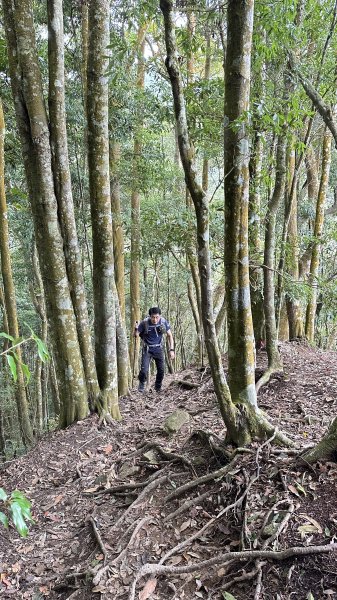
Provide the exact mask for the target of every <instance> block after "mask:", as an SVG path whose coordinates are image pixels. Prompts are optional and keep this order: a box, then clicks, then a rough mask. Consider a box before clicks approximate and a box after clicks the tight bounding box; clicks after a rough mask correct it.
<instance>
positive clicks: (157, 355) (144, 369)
mask: <svg viewBox="0 0 337 600" xmlns="http://www.w3.org/2000/svg"><path fill="white" fill-rule="evenodd" d="M152 359H153V360H154V362H155V363H156V368H157V375H156V381H155V384H154V387H155V389H156V390H160V389H161V384H162V382H163V379H164V352H163V349H162V348H161V347H155V348H151V347H148V346H143V351H142V364H141V367H140V371H139V375H138V379H139V381H140V382H141V383H145V381H146V378H147V374H148V371H149V366H150V362H151V360H152Z"/></svg>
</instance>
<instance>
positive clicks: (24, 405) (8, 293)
mask: <svg viewBox="0 0 337 600" xmlns="http://www.w3.org/2000/svg"><path fill="white" fill-rule="evenodd" d="M4 140H5V120H4V114H3V109H2V102H1V99H0V254H1V273H2V280H3V284H4V300H5V307H6V315H7V319H8V333H9V335H11V336H13V337H14V338H18V337H19V324H18V316H17V308H16V297H15V288H14V281H13V274H12V265H11V259H10V253H9V230H8V213H7V203H6V194H5V148H4ZM16 355H17V357H18V360H17V361H16V370H17V382H16V385H15V398H16V405H17V409H18V416H19V423H20V431H21V436H22V440H23V442H24V444H25V445H26V446H29V445H31V444H32V443H33V431H32V427H31V423H30V418H29V408H28V399H27V395H26V388H25V380H24V375H23V372H22V368H21V351H20V348H19V347H18V348H17V349H16Z"/></svg>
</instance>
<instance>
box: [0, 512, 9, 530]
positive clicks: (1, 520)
mask: <svg viewBox="0 0 337 600" xmlns="http://www.w3.org/2000/svg"><path fill="white" fill-rule="evenodd" d="M0 523H2V524H3V526H4V527H6V529H7V527H8V517H6V515H5V513H3V512H1V511H0Z"/></svg>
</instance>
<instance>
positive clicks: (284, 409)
mask: <svg viewBox="0 0 337 600" xmlns="http://www.w3.org/2000/svg"><path fill="white" fill-rule="evenodd" d="M281 351H282V355H283V361H284V373H283V374H277V375H276V376H275V377H274V378H273V379H272V380H271V381H270V383H269V384H268V385H266V386H265V387H264V388H262V389H261V390H260V394H259V405H260V407H261V408H262V409H263V410H264V411H265V413H266V414H267V415H268V418H269V419H270V420H271V421H272V422H273V423H275V424H277V425H279V427H280V428H281V429H282V430H283V431H284V432H286V433H287V435H288V436H289V437H290V438H291V439H292V440H293V442H294V443H295V444H296V448H297V449H300V448H301V449H303V448H304V447H305V446H308V445H311V444H313V443H315V442H316V441H317V440H319V439H320V437H321V436H322V434H323V433H324V432H325V431H326V428H327V425H328V423H329V422H330V421H331V419H332V418H333V417H334V416H336V412H337V406H336V405H337V353H336V352H329V353H324V352H321V351H319V350H315V349H312V348H310V347H309V346H307V345H306V344H300V343H296V342H293V343H287V344H282V345H281ZM265 364H266V354H265V353H264V352H259V353H258V368H259V369H260V370H261V369H262V368H263V367H264V366H265ZM182 380H185V381H186V382H188V381H189V382H192V384H193V383H194V384H195V385H196V387H193V388H192V389H185V387H186V386H185V385H182V384H181V383H179V381H180V382H181V381H182ZM186 385H188V383H187V384H186ZM121 409H122V413H123V420H122V421H121V422H118V423H117V422H116V423H114V424H113V425H111V426H103V427H99V422H98V418H97V416H95V415H93V416H90V417H88V418H87V419H85V420H84V421H82V422H79V423H77V424H75V425H73V426H71V427H69V428H68V429H66V430H63V431H55V432H52V433H50V434H48V435H45V436H44V437H43V438H42V439H41V440H40V441H39V442H38V444H37V445H36V446H35V447H34V448H33V449H32V450H31V451H30V452H29V453H28V454H27V455H25V456H22V457H20V458H17V459H15V460H13V461H11V462H8V463H6V464H2V465H0V487H3V488H5V489H6V490H7V491H12V490H14V489H16V488H18V489H20V490H21V491H23V492H24V493H25V494H26V496H27V497H28V498H29V499H30V500H31V502H32V505H33V509H32V510H33V516H34V524H33V525H31V526H30V531H29V535H28V537H27V538H26V539H23V538H21V537H20V536H19V535H18V534H17V532H16V530H15V529H14V528H12V527H11V528H10V529H9V530H2V531H1V536H0V597H1V598H2V599H4V600H5V599H7V598H15V599H19V598H20V599H21V598H22V599H24V598H28V599H31V600H43V599H44V598H49V599H50V600H55V599H60V600H61V599H62V600H63V599H64V600H65V599H69V600H70V599H71V600H75V599H77V600H88V599H89V598H92V599H100V598H102V599H103V600H105V599H113V600H114V599H121V600H123V599H124V600H135V599H137V600H147V599H150V600H151V599H152V600H180V599H182V600H190V599H195V598H204V599H205V600H206V599H209V600H211V599H212V600H213V599H214V600H216V599H221V600H223V599H225V600H232V599H233V598H234V599H235V600H250V599H252V600H253V599H255V600H270V599H273V600H274V599H277V600H285V599H295V600H302V599H303V600H304V599H306V600H323V599H326V600H329V599H334V598H337V553H336V552H335V553H334V552H330V553H328V554H322V553H319V552H317V553H314V554H312V555H311V556H295V557H292V558H291V557H289V558H287V559H285V560H274V559H271V558H270V557H268V558H266V557H264V558H256V557H255V556H254V555H253V556H249V555H248V554H247V555H245V556H244V558H243V559H241V560H239V559H238V557H237V556H236V555H235V554H233V553H236V552H239V551H241V550H244V551H246V552H249V551H251V550H272V551H275V550H285V549H287V548H290V547H302V548H304V549H307V548H308V547H312V546H322V545H327V544H330V543H332V542H336V540H337V464H335V463H333V462H325V463H318V464H316V465H314V467H309V466H308V465H306V464H303V461H302V462H301V461H299V459H298V457H296V456H295V453H294V452H291V451H290V452H289V451H285V450H282V449H280V448H277V447H276V446H274V445H273V444H272V443H270V442H268V441H266V442H265V443H264V444H261V443H260V444H257V443H254V444H252V445H251V446H250V447H249V448H248V449H246V451H242V452H237V453H236V454H235V453H234V450H233V449H231V448H227V450H228V451H231V452H232V453H234V454H235V457H234V459H233V460H232V461H231V462H228V461H229V458H228V457H226V455H224V454H223V453H222V452H221V447H220V438H221V439H223V437H224V430H223V423H222V421H221V418H220V414H219V410H218V408H217V405H216V399H215V395H214V390H213V385H212V381H211V378H210V373H209V370H208V369H206V370H205V369H204V370H198V369H197V368H194V367H191V368H189V369H187V370H186V371H184V372H181V373H178V374H175V375H167V376H166V377H165V389H164V390H163V391H162V392H161V394H159V395H158V394H155V393H154V392H151V391H149V392H147V393H146V394H143V395H141V394H139V393H137V392H133V393H132V395H131V397H128V398H123V399H122V400H121ZM177 409H181V410H184V411H187V412H188V413H189V415H190V416H189V421H188V422H187V423H185V424H184V425H183V426H182V427H181V429H180V430H179V432H178V433H176V434H172V435H168V434H167V433H165V431H164V429H163V423H164V421H165V419H166V417H167V416H168V415H170V414H171V413H172V412H173V411H175V410H177ZM220 469H221V471H220V472H219V470H220ZM201 476H209V477H208V478H204V479H201V480H199V479H198V478H200V477H201ZM206 479H207V480H206ZM188 483H189V484H190V485H189V486H188V487H187V488H182V486H183V485H184V484H188ZM226 553H231V554H230V556H229V557H228V556H227V557H223V555H224V554H226ZM204 561H207V562H206V564H204V565H202V564H200V563H202V562H204Z"/></svg>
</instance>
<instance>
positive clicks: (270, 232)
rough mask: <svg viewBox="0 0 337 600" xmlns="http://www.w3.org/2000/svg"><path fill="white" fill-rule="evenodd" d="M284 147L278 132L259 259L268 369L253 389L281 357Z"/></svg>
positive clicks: (285, 143)
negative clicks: (278, 296) (278, 281)
mask: <svg viewBox="0 0 337 600" xmlns="http://www.w3.org/2000/svg"><path fill="white" fill-rule="evenodd" d="M286 146H287V138H286V134H285V132H283V133H282V134H280V136H279V138H278V142H277V151H276V168H275V171H276V173H275V185H274V190H273V194H272V196H271V198H270V201H269V202H268V207H267V213H266V219H265V240H264V259H263V279H264V300H263V304H264V318H265V327H266V349H267V355H268V369H267V371H266V373H264V375H263V376H262V377H261V379H260V380H259V381H258V382H257V386H256V387H257V390H259V388H260V387H261V386H262V385H263V384H264V383H265V382H267V381H268V379H269V378H270V375H271V373H272V372H274V371H277V370H279V369H280V368H282V362H281V357H280V354H279V351H278V347H277V326H276V316H275V284H274V277H275V275H274V271H275V244H276V233H275V229H276V218H277V212H278V208H279V205H280V202H281V199H282V197H283V195H284V190H285V179H286Z"/></svg>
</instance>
